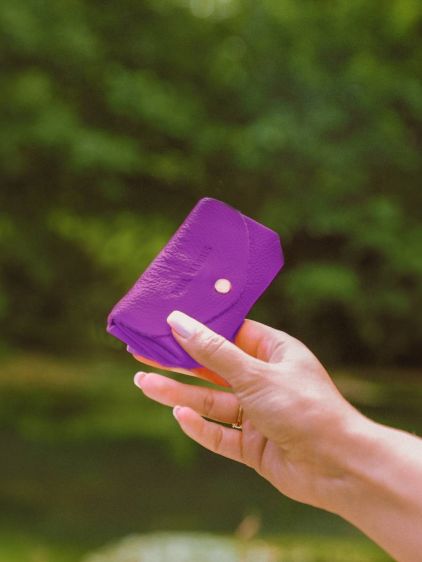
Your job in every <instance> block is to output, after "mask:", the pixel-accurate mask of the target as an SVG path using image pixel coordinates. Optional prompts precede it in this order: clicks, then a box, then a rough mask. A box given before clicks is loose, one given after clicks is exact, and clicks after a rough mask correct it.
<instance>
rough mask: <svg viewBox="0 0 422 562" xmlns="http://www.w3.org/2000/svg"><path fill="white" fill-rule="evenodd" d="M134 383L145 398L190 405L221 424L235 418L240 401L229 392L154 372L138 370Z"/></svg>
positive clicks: (233, 420)
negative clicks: (191, 383) (188, 382)
mask: <svg viewBox="0 0 422 562" xmlns="http://www.w3.org/2000/svg"><path fill="white" fill-rule="evenodd" d="M134 382H135V384H136V385H137V386H138V387H139V388H140V389H141V390H142V392H143V393H144V394H145V395H146V396H148V398H152V399H153V400H155V401H156V402H159V403H160V404H164V405H166V406H176V405H183V406H189V407H190V408H192V409H194V410H195V411H196V412H198V413H199V414H200V415H201V416H205V417H207V418H210V419H213V420H216V421H220V422H224V423H234V422H235V420H236V416H237V412H238V409H239V401H238V399H237V398H236V396H234V394H231V393H229V392H224V391H222V390H214V389H212V388H206V387H200V386H193V385H190V384H183V383H181V382H178V381H175V380H173V379H169V378H168V377H165V376H163V375H159V374H157V373H137V374H136V375H135V379H134Z"/></svg>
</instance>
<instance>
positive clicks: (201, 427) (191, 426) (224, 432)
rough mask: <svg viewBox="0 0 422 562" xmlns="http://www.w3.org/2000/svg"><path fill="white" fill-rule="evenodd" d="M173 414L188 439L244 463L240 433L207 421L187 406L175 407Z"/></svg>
mask: <svg viewBox="0 0 422 562" xmlns="http://www.w3.org/2000/svg"><path fill="white" fill-rule="evenodd" d="M173 414H174V417H175V418H176V420H177V421H178V422H179V425H180V427H181V428H182V431H183V432H184V433H186V435H187V436H188V437H190V438H191V439H193V440H194V441H196V442H197V443H199V444H200V445H202V446H203V447H205V448H206V449H209V450H210V451H213V452H214V453H217V454H219V455H222V456H223V457H227V458H229V459H232V460H234V461H238V462H244V461H243V455H242V438H243V435H242V432H241V431H238V430H237V429H230V428H229V427H225V426H223V425H220V424H218V423H214V422H210V421H207V420H205V419H204V418H203V417H201V416H200V415H199V414H198V413H197V412H195V410H192V408H188V407H187V406H175V407H174V408H173Z"/></svg>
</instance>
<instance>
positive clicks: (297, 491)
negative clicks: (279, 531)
mask: <svg viewBox="0 0 422 562" xmlns="http://www.w3.org/2000/svg"><path fill="white" fill-rule="evenodd" d="M183 320H184V321H185V322H187V325H186V326H183V325H181V322H182V321H183ZM168 322H169V324H170V326H171V327H172V333H173V335H174V337H175V338H176V340H177V341H178V342H179V343H180V345H181V346H182V347H183V348H184V349H185V350H186V351H187V352H188V353H189V354H190V355H191V356H192V357H193V358H194V359H195V360H197V361H198V362H199V363H200V364H201V365H204V366H205V368H206V369H207V371H208V375H209V377H208V378H209V379H210V380H216V378H217V380H218V378H220V379H221V377H222V378H223V380H226V381H228V382H229V384H230V385H231V386H232V388H233V393H229V392H226V391H223V390H217V389H211V388H205V387H198V386H193V385H190V384H183V383H180V382H176V381H174V380H172V379H170V378H168V377H165V376H162V375H159V374H155V373H146V374H143V373H138V374H137V376H136V379H135V382H136V384H137V385H138V386H139V387H140V388H141V390H142V391H143V392H144V394H145V395H146V396H148V397H149V398H152V399H153V400H156V401H157V402H160V403H161V404H166V405H168V406H176V408H175V410H174V414H175V417H176V418H177V420H178V422H179V424H180V426H181V428H182V430H183V431H184V432H185V433H186V434H187V435H188V436H190V437H191V438H192V439H194V440H195V441H197V442H198V443H200V444H201V445H203V446H204V447H206V448H208V449H210V450H212V451H214V452H216V453H219V454H221V455H224V456H226V457H229V458H231V459H234V460H237V461H239V462H243V463H245V464H247V465H249V466H250V467H252V468H254V469H255V470H256V471H257V472H258V473H259V474H261V475H262V476H263V477H264V478H266V479H267V480H269V481H270V482H271V483H272V484H273V485H274V486H275V487H276V488H277V489H278V490H280V492H282V493H283V494H286V495H288V496H290V497H291V498H294V499H296V500H299V501H302V502H305V503H309V504H312V505H315V506H319V507H324V508H325V509H332V506H331V503H330V502H331V500H332V497H333V496H334V495H335V488H336V486H334V488H333V482H335V481H338V480H341V478H342V470H341V468H339V467H338V466H337V463H336V462H335V458H333V457H335V454H334V452H333V451H334V449H333V448H334V444H335V443H337V442H338V441H339V440H340V435H341V432H342V428H343V427H344V426H345V425H347V424H348V423H351V420H352V418H353V419H355V418H358V417H359V416H360V414H359V413H358V412H357V411H356V410H355V409H354V408H353V407H352V406H351V405H350V404H349V403H348V402H347V401H346V400H345V399H344V398H343V397H342V396H341V394H340V393H339V392H338V390H337V388H336V387H335V385H334V383H333V382H332V380H331V379H330V377H329V376H328V374H327V372H326V371H325V369H324V367H323V366H322V365H321V363H320V362H319V361H318V360H317V358H316V357H315V356H314V355H313V354H312V353H311V352H310V351H309V349H307V348H306V346H305V345H303V344H302V343H301V342H299V341H298V340H296V339H295V338H293V337H291V336H289V335H287V334H286V333H284V332H281V331H279V330H276V329H273V328H271V327H269V326H266V325H264V324H261V323H259V322H255V321H253V320H245V321H244V323H243V325H242V326H241V328H240V330H239V331H238V333H237V336H236V339H235V343H232V342H230V341H228V340H226V339H225V338H223V337H222V336H220V335H219V334H216V333H215V332H213V331H211V330H210V329H209V328H207V327H206V326H204V325H203V324H201V323H199V322H198V321H196V320H194V319H192V318H190V317H189V316H187V315H185V314H183V313H180V312H173V313H172V314H171V315H170V316H169V319H168ZM189 328H191V329H192V333H191V335H188V331H187V329H189ZM177 330H178V331H177ZM183 334H184V335H183ZM139 359H140V360H142V361H144V359H143V358H141V357H139ZM174 370H175V371H177V370H178V369H174ZM240 405H241V406H242V407H243V410H244V415H243V430H242V431H238V430H236V429H232V428H231V427H226V426H223V425H220V424H218V423H214V422H223V423H227V424H232V423H234V422H235V421H236V418H237V414H238V410H239V406H240ZM204 418H209V419H210V420H213V421H207V420H205V419H204Z"/></svg>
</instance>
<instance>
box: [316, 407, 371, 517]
mask: <svg viewBox="0 0 422 562" xmlns="http://www.w3.org/2000/svg"><path fill="white" fill-rule="evenodd" d="M379 427H381V426H378V424H376V423H375V422H373V421H372V420H370V419H369V418H367V417H366V416H364V415H363V414H361V413H360V412H359V411H358V410H356V409H355V408H354V407H353V406H352V405H351V404H349V403H346V404H345V407H344V408H343V409H342V410H341V412H339V415H338V416H337V417H336V419H335V420H333V422H332V424H331V426H330V428H328V429H327V432H326V435H325V439H324V440H323V441H322V442H320V449H319V454H318V456H319V457H320V458H321V466H322V467H323V470H322V474H321V477H320V479H319V484H318V488H319V493H318V497H319V498H320V501H319V505H318V507H321V508H323V509H325V510H327V511H331V512H332V513H335V514H336V515H340V516H342V517H343V518H347V515H348V511H349V510H350V508H351V506H352V505H353V503H354V502H355V501H357V500H356V499H355V498H357V497H358V496H359V493H360V491H361V489H362V488H363V487H364V484H365V482H366V481H367V480H369V479H370V474H368V468H367V466H366V465H367V464H368V463H369V465H371V461H370V457H371V454H373V449H374V445H375V443H376V442H377V439H378V428H379Z"/></svg>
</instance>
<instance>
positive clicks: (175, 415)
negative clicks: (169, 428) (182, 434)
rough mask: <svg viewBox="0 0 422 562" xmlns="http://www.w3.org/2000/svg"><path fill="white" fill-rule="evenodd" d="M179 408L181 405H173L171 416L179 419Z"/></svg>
mask: <svg viewBox="0 0 422 562" xmlns="http://www.w3.org/2000/svg"><path fill="white" fill-rule="evenodd" d="M181 409H182V407H181V406H175V407H174V408H173V416H174V417H175V418H176V420H177V421H180V419H179V412H180V410H181Z"/></svg>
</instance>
